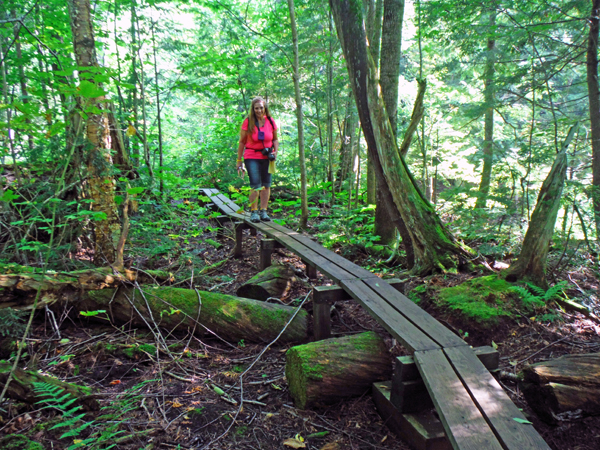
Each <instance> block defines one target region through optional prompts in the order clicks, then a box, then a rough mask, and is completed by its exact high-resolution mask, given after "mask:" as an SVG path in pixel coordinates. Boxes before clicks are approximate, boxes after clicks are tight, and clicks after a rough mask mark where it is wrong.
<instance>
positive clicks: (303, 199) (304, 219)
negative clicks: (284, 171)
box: [288, 0, 308, 229]
mask: <svg viewBox="0 0 600 450" xmlns="http://www.w3.org/2000/svg"><path fill="white" fill-rule="evenodd" d="M288 8H289V10H290V25H291V28H292V43H293V47H294V67H293V68H294V94H295V96H296V119H297V121H298V159H299V162H300V204H301V206H300V207H301V211H302V213H301V216H300V228H302V229H305V228H306V227H307V224H308V193H307V187H306V157H305V155H304V116H303V115H302V95H301V92H300V72H299V70H300V62H299V59H298V30H297V29H296V13H295V9H294V0H288Z"/></svg>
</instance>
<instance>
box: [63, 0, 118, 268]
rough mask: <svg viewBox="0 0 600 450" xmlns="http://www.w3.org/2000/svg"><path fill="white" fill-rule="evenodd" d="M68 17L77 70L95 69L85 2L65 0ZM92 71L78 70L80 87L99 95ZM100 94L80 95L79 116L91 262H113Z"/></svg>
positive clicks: (107, 145) (113, 221)
mask: <svg viewBox="0 0 600 450" xmlns="http://www.w3.org/2000/svg"><path fill="white" fill-rule="evenodd" d="M69 15H70V17H71V31H72V34H73V47H74V50H75V59H76V61H77V65H78V66H80V67H86V68H87V67H89V68H97V67H99V66H98V59H97V57H96V47H95V40H94V29H93V25H92V18H91V7H90V2H89V0H69ZM95 75H96V73H95V72H87V71H86V70H85V69H84V70H80V73H79V76H80V79H81V84H80V87H82V86H86V87H88V86H89V87H91V88H92V89H89V90H90V91H92V92H101V91H102V84H101V83H99V82H97V81H95ZM105 102H106V99H105V98H104V96H103V95H96V94H90V95H88V96H82V98H81V106H82V111H81V113H80V115H83V116H86V117H87V120H86V138H87V142H88V144H89V145H88V153H87V169H88V172H89V174H90V178H89V180H88V188H89V192H90V197H91V199H92V200H93V203H92V210H93V211H94V212H95V213H97V215H96V217H95V220H94V222H93V223H94V225H95V228H94V234H95V240H96V242H95V254H94V262H95V263H96V264H100V263H105V262H108V263H113V262H114V261H115V258H116V250H117V245H118V242H119V237H120V235H121V226H120V223H119V216H118V212H117V205H116V203H115V182H114V180H113V179H112V176H111V173H110V168H111V166H112V156H111V153H110V150H111V137H110V125H109V122H108V114H107V111H106V106H105Z"/></svg>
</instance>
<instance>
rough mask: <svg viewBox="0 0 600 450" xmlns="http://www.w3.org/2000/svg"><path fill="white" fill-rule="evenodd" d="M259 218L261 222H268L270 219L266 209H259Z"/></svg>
mask: <svg viewBox="0 0 600 450" xmlns="http://www.w3.org/2000/svg"><path fill="white" fill-rule="evenodd" d="M260 220H262V221H263V222H268V221H269V220H271V218H270V217H269V215H268V214H267V210H266V209H261V210H260Z"/></svg>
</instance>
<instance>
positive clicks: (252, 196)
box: [248, 189, 262, 211]
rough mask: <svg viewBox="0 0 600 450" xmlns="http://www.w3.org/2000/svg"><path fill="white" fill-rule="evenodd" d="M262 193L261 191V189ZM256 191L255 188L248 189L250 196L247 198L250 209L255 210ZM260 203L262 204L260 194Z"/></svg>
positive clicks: (256, 205) (256, 207) (256, 206)
mask: <svg viewBox="0 0 600 450" xmlns="http://www.w3.org/2000/svg"><path fill="white" fill-rule="evenodd" d="M261 194H262V191H261ZM257 197H258V191H257V190H256V189H250V196H249V197H248V200H249V201H250V210H251V211H256V210H257V209H258V199H257ZM261 204H262V196H261Z"/></svg>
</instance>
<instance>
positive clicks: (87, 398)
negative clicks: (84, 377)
mask: <svg viewBox="0 0 600 450" xmlns="http://www.w3.org/2000/svg"><path fill="white" fill-rule="evenodd" d="M11 368H12V364H8V363H1V364H0V386H3V385H4V384H5V383H6V380H7V379H8V374H9V373H10V370H11ZM33 383H46V384H51V385H52V386H58V387H60V388H62V389H63V391H62V393H61V394H60V395H59V397H60V396H62V395H65V394H67V393H68V394H71V396H72V397H75V398H77V399H78V400H77V402H76V404H79V405H81V406H83V407H84V408H85V409H86V410H87V411H98V409H100V407H99V405H98V401H97V400H96V399H95V398H94V397H93V395H92V390H91V389H90V388H88V387H84V386H78V385H76V384H72V383H65V382H64V381H60V380H58V379H56V378H54V377H48V376H45V375H42V374H40V373H38V372H36V371H33V370H23V369H19V368H17V369H16V370H15V371H14V372H13V375H12V377H11V382H10V385H9V386H8V390H7V391H6V396H7V397H9V398H12V399H15V400H20V401H22V402H27V403H30V404H31V403H36V402H40V401H42V400H47V399H48V396H44V395H40V393H39V392H36V391H35V390H34V384H33Z"/></svg>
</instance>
